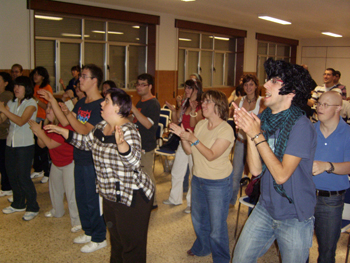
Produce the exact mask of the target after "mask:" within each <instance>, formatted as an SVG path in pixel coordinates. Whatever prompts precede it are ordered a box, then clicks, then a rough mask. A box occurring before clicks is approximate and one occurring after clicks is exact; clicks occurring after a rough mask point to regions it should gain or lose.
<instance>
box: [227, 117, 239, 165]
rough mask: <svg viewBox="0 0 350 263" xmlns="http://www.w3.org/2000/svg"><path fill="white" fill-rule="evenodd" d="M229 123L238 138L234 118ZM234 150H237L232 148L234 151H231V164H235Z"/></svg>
mask: <svg viewBox="0 0 350 263" xmlns="http://www.w3.org/2000/svg"><path fill="white" fill-rule="evenodd" d="M227 123H228V124H230V126H231V127H232V129H233V133H234V135H235V138H237V132H236V124H235V122H234V120H233V119H232V118H229V119H228V120H227ZM234 148H235V147H232V149H231V163H233V158H234V156H233V153H234Z"/></svg>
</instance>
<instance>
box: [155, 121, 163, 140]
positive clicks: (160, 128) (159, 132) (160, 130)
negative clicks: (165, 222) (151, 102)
mask: <svg viewBox="0 0 350 263" xmlns="http://www.w3.org/2000/svg"><path fill="white" fill-rule="evenodd" d="M163 127H164V126H163V123H158V128H157V132H156V138H157V139H158V138H162V136H163V132H164V128H163Z"/></svg>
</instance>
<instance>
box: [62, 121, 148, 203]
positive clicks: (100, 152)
mask: <svg viewBox="0 0 350 263" xmlns="http://www.w3.org/2000/svg"><path fill="white" fill-rule="evenodd" d="M106 125H107V122H106V121H102V122H100V123H98V124H97V125H96V126H95V127H94V128H93V129H92V130H91V131H90V133H88V134H87V135H82V134H78V133H75V132H73V131H69V137H68V139H67V142H69V143H71V144H72V145H74V146H75V147H77V148H78V149H81V150H85V151H91V152H92V158H93V161H94V166H95V170H96V175H97V191H98V192H99V193H100V194H101V195H102V196H103V197H104V198H106V199H108V200H110V201H113V202H120V203H123V204H125V205H127V206H131V204H132V200H133V194H134V191H135V190H139V189H141V190H142V191H143V193H144V194H145V196H146V197H147V198H148V199H149V200H150V199H151V198H152V196H153V193H154V185H153V183H152V181H151V179H150V177H149V176H148V175H147V174H146V173H144V172H143V171H142V169H141V137H140V134H139V132H138V131H137V130H136V127H135V126H134V124H132V123H126V124H124V125H122V126H121V129H122V131H123V133H124V140H125V141H126V143H127V144H128V145H129V151H127V152H125V153H120V152H119V151H118V146H117V144H116V140H115V135H114V134H112V135H108V136H106V135H104V134H103V129H104V128H105V126H106Z"/></svg>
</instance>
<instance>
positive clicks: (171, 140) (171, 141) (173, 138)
mask: <svg viewBox="0 0 350 263" xmlns="http://www.w3.org/2000/svg"><path fill="white" fill-rule="evenodd" d="M178 125H179V126H181V123H179V124H178ZM180 141H181V139H180V137H179V136H177V135H176V134H174V133H171V134H170V135H169V137H168V141H167V142H166V143H164V144H163V145H162V146H160V147H159V149H161V150H162V149H163V150H164V149H167V150H171V151H176V150H177V147H179V143H180Z"/></svg>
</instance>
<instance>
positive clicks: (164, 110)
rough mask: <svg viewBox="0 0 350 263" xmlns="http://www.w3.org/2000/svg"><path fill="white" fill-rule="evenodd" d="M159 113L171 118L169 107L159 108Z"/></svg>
mask: <svg viewBox="0 0 350 263" xmlns="http://www.w3.org/2000/svg"><path fill="white" fill-rule="evenodd" d="M160 114H163V115H167V116H168V117H169V119H171V110H169V109H160Z"/></svg>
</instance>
